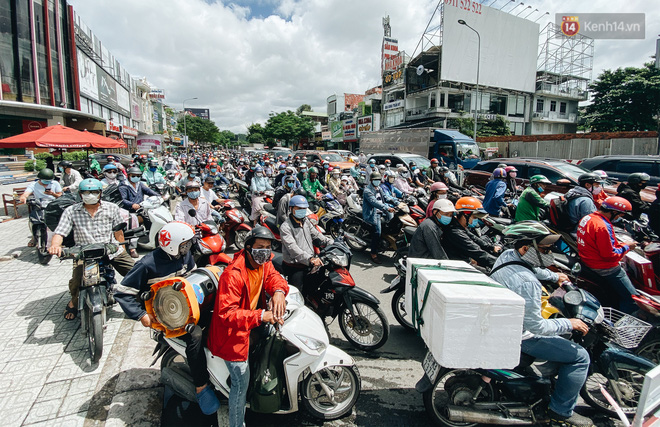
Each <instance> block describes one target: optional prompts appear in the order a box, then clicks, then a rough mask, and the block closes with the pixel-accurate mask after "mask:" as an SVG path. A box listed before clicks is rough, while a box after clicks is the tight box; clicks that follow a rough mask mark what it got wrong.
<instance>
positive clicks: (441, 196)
mask: <svg viewBox="0 0 660 427" xmlns="http://www.w3.org/2000/svg"><path fill="white" fill-rule="evenodd" d="M446 198H447V195H446V194H438V200H440V199H446Z"/></svg>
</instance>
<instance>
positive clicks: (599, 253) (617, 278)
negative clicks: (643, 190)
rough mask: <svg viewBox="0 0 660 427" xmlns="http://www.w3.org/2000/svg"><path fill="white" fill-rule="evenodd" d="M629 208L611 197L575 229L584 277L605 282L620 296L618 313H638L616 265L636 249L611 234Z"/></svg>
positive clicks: (626, 280) (630, 288) (625, 277)
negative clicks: (595, 276) (588, 275)
mask: <svg viewBox="0 0 660 427" xmlns="http://www.w3.org/2000/svg"><path fill="white" fill-rule="evenodd" d="M631 210H632V206H631V205H630V202H629V201H628V200H626V199H624V198H623V197H618V196H613V197H608V198H607V199H605V201H604V202H603V203H601V205H600V208H599V209H598V211H597V212H594V213H592V214H589V215H587V216H585V217H584V218H582V219H581V220H580V224H579V225H578V229H577V245H578V254H579V255H580V261H581V263H582V266H583V267H587V271H586V274H589V273H591V272H593V273H595V274H596V275H597V276H599V278H600V279H602V280H599V283H603V282H604V283H606V284H607V285H608V286H609V287H610V289H611V290H612V291H614V292H616V294H617V295H618V296H619V301H620V305H619V310H621V311H624V312H626V313H628V314H631V313H633V312H634V311H636V310H637V306H636V304H635V302H634V301H633V300H632V298H631V297H630V296H631V295H637V291H636V290H635V287H634V286H633V284H632V282H631V281H630V279H629V278H628V275H627V274H626V271H625V270H624V269H623V268H621V265H619V262H620V261H621V260H622V259H623V257H624V256H625V255H626V253H628V252H629V251H631V250H633V249H635V247H636V246H637V243H636V242H631V243H628V244H625V245H623V244H621V243H620V242H619V241H618V240H617V238H616V234H615V233H614V227H613V226H612V224H616V223H617V222H618V221H620V220H621V218H623V217H624V216H626V215H629V214H630V211H631Z"/></svg>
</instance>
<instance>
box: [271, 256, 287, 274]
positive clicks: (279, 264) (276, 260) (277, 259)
mask: <svg viewBox="0 0 660 427" xmlns="http://www.w3.org/2000/svg"><path fill="white" fill-rule="evenodd" d="M272 262H273V267H275V270H277V271H278V272H280V273H281V274H284V258H283V257H282V254H281V253H275V254H274V256H273V260H272Z"/></svg>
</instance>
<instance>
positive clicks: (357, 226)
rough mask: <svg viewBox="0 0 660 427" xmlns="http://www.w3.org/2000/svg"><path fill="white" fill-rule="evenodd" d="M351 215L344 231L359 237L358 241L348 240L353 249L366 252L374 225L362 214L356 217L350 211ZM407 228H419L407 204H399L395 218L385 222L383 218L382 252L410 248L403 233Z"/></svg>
mask: <svg viewBox="0 0 660 427" xmlns="http://www.w3.org/2000/svg"><path fill="white" fill-rule="evenodd" d="M349 213H350V215H348V216H347V218H346V219H345V220H344V223H343V224H342V230H344V231H345V232H346V233H350V234H351V235H353V236H355V237H357V239H347V242H348V245H349V246H350V247H351V249H353V250H356V251H364V250H366V249H367V246H368V244H367V242H369V241H370V239H371V238H370V235H371V231H372V230H373V225H371V224H369V223H368V222H366V221H365V220H364V219H362V213H360V214H359V215H356V214H354V213H352V211H349ZM405 227H413V228H416V227H417V222H416V221H415V220H414V219H413V218H412V217H411V216H410V209H409V208H408V205H406V204H405V203H399V205H398V206H397V207H396V208H395V211H394V217H393V218H392V219H391V220H390V221H385V217H384V216H381V250H383V251H397V250H400V249H402V248H405V247H407V246H408V243H407V238H406V234H405V233H404V231H403V228H405Z"/></svg>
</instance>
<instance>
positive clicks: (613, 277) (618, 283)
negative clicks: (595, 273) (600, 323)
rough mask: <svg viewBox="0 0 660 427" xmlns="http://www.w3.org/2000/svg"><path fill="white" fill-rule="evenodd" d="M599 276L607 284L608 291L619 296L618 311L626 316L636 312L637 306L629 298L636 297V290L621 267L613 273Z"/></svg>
mask: <svg viewBox="0 0 660 427" xmlns="http://www.w3.org/2000/svg"><path fill="white" fill-rule="evenodd" d="M599 276H600V277H602V278H603V279H605V282H607V284H608V285H609V287H610V289H612V290H613V291H614V292H616V293H617V295H618V296H619V310H621V311H623V312H624V313H628V314H632V313H634V312H635V311H637V304H635V301H633V299H632V298H631V297H630V295H637V290H636V289H635V286H634V285H633V284H632V282H631V281H630V278H629V277H628V274H626V271H625V270H624V269H623V268H621V266H619V267H617V268H616V270H614V272H612V273H610V274H608V275H600V274H599Z"/></svg>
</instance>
